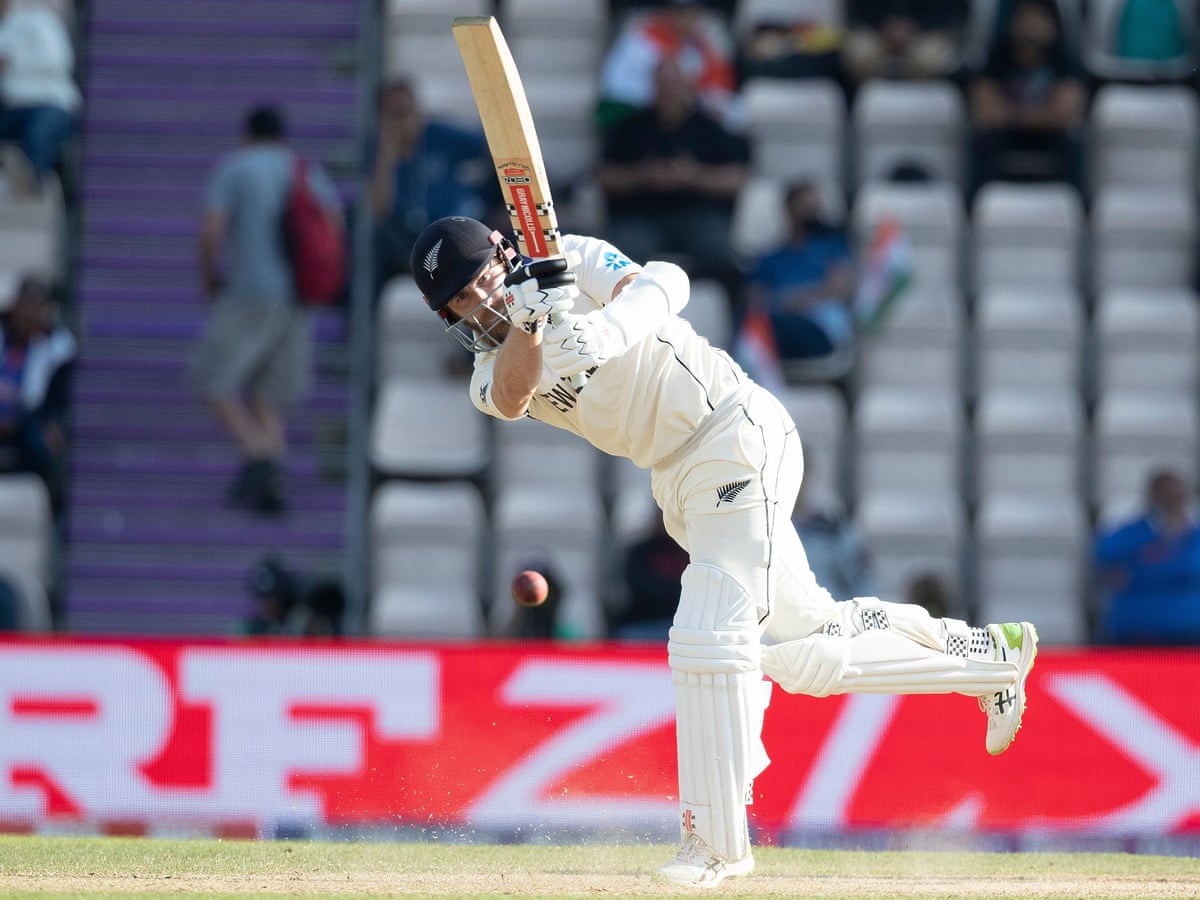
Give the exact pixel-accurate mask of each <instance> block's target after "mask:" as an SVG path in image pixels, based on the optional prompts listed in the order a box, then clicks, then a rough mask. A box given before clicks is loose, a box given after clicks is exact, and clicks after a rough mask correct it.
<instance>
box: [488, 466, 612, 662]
mask: <svg viewBox="0 0 1200 900" xmlns="http://www.w3.org/2000/svg"><path fill="white" fill-rule="evenodd" d="M605 531H606V529H605V524H604V508H603V504H602V503H601V498H600V493H599V491H598V490H596V489H595V485H593V484H588V483H584V482H580V483H579V484H578V485H577V486H576V488H575V489H574V490H564V489H563V488H562V487H560V486H541V487H538V486H534V485H504V486H502V487H501V488H500V491H499V494H498V495H497V497H496V503H495V507H494V512H493V517H492V534H493V535H494V549H495V570H494V578H495V581H494V585H493V602H492V608H491V613H490V616H489V622H490V624H491V626H492V631H493V632H494V633H496V634H503V633H504V632H505V630H506V629H507V628H508V627H509V626H510V624H511V620H512V615H513V613H514V612H515V610H516V608H517V607H516V604H514V603H513V602H512V600H511V599H510V592H509V588H510V585H511V582H512V578H513V576H514V575H516V574H517V572H519V571H520V570H521V569H523V568H527V567H528V566H529V564H530V562H531V561H534V560H545V561H546V562H547V563H548V564H549V566H550V567H551V568H552V569H553V571H554V574H555V576H556V577H557V578H558V580H559V581H560V582H561V583H562V585H563V598H562V604H563V605H562V607H561V608H560V610H559V622H560V625H561V626H562V627H563V629H564V630H565V631H566V632H567V633H569V634H570V635H571V636H572V637H578V638H581V639H590V638H598V637H602V636H603V635H604V633H605V619H604V610H603V606H602V600H601V597H602V594H601V583H600V572H601V567H602V565H603V564H604V562H605V560H606V559H607V558H608V554H607V545H606V540H605Z"/></svg>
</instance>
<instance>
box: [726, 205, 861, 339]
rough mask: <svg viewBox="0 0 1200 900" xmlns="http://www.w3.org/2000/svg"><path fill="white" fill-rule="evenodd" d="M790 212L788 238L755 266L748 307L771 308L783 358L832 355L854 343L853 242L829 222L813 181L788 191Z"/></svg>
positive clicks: (749, 276) (749, 277) (748, 283)
mask: <svg viewBox="0 0 1200 900" xmlns="http://www.w3.org/2000/svg"><path fill="white" fill-rule="evenodd" d="M787 213H788V220H789V233H788V237H787V240H786V241H785V242H784V243H783V244H782V245H781V246H780V247H778V248H776V249H775V250H773V251H771V252H769V253H767V254H765V255H764V256H762V257H760V258H759V259H757V260H755V261H754V262H753V264H752V265H751V267H750V271H749V273H748V274H747V276H746V289H745V294H744V301H745V302H744V308H747V309H748V308H750V307H751V306H752V305H758V304H761V305H762V306H764V307H765V308H766V309H767V311H768V312H769V314H770V316H771V325H772V327H773V328H774V330H775V342H776V344H777V345H778V348H779V355H780V357H781V358H783V359H812V358H816V357H822V356H827V355H829V354H830V353H833V352H835V351H837V350H841V349H843V348H844V347H846V346H848V345H849V344H850V343H852V341H853V340H854V324H853V319H852V313H851V308H850V303H851V299H852V297H853V294H854V257H853V251H852V250H851V247H850V240H849V238H848V237H847V235H846V232H845V229H843V228H840V227H835V226H832V225H830V224H828V223H827V222H826V220H825V217H824V215H823V212H822V204H821V196H820V193H819V192H818V190H817V186H816V185H815V184H814V183H813V182H811V181H801V182H798V183H796V184H794V185H792V186H791V187H790V188H789V189H788V192H787Z"/></svg>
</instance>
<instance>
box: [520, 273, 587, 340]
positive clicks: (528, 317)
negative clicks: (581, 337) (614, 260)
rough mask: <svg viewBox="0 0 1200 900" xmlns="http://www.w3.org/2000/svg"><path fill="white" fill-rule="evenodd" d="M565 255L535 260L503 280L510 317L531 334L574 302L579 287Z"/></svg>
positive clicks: (568, 308) (564, 311)
mask: <svg viewBox="0 0 1200 900" xmlns="http://www.w3.org/2000/svg"><path fill="white" fill-rule="evenodd" d="M568 266H569V261H568V260H567V258H566V257H562V256H559V257H555V258H553V259H535V260H533V261H532V262H528V263H526V264H525V265H523V266H521V267H520V268H519V269H517V270H516V271H515V272H510V273H509V274H508V276H507V277H505V279H504V285H505V295H504V304H505V307H506V312H507V315H508V320H509V321H510V322H512V324H514V325H516V326H517V327H518V328H520V329H522V330H523V331H525V332H527V333H529V334H537V333H538V332H539V331H541V329H542V325H543V324H544V323H545V322H546V317H547V316H553V315H562V314H565V313H566V312H567V311H568V310H570V309H571V307H572V306H573V305H574V304H575V298H576V297H578V296H579V288H578V287H576V285H575V273H574V272H572V271H570V270H569V268H568Z"/></svg>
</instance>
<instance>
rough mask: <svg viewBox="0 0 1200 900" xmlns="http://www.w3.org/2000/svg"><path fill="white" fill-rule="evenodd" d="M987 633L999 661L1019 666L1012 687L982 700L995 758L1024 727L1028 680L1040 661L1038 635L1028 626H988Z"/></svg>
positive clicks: (988, 748)
mask: <svg viewBox="0 0 1200 900" xmlns="http://www.w3.org/2000/svg"><path fill="white" fill-rule="evenodd" d="M987 629H988V633H989V634H991V636H992V640H993V641H995V643H996V659H998V660H1003V661H1005V662H1012V663H1016V665H1017V677H1016V679H1015V680H1014V681H1013V683H1012V684H1010V685H1008V686H1007V687H1005V688H1004V689H1003V690H999V691H996V692H995V693H994V694H987V695H985V696H983V697H980V698H979V708H980V709H982V710H983V711H984V713H986V714H987V750H988V753H990V754H992V755H993V756H995V755H996V754H998V753H1003V752H1004V751H1005V750H1007V749H1008V745H1009V744H1011V743H1012V742H1013V738H1015V737H1016V736H1017V730H1018V729H1019V728H1020V727H1021V716H1022V715H1023V714H1024V712H1025V680H1026V679H1027V678H1028V677H1029V672H1030V670H1031V669H1032V668H1033V661H1034V659H1035V658H1036V657H1037V643H1038V634H1037V629H1036V628H1034V627H1033V625H1032V624H1031V623H1029V622H1005V623H1004V624H1003V625H989V626H988V627H987Z"/></svg>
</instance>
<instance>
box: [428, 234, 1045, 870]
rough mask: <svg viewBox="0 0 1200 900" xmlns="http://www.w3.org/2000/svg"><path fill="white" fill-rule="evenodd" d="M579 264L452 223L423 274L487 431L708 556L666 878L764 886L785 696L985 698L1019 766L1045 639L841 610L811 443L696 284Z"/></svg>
mask: <svg viewBox="0 0 1200 900" xmlns="http://www.w3.org/2000/svg"><path fill="white" fill-rule="evenodd" d="M563 246H564V248H565V250H566V252H565V254H564V256H561V257H555V258H551V259H545V260H533V261H530V260H527V259H523V258H521V257H520V256H519V255H518V254H517V252H516V250H515V249H514V247H513V246H512V245H511V243H510V242H509V241H508V240H507V239H505V238H504V237H502V236H501V235H500V233H499V232H497V231H494V230H492V229H491V228H489V227H488V226H486V225H484V224H483V223H481V222H478V221H476V220H474V219H468V218H461V217H452V218H445V219H439V220H438V221H436V222H433V223H432V224H430V225H429V226H427V227H426V228H425V230H424V231H423V232H422V233H421V234H420V235H419V236H418V238H417V241H416V245H415V248H414V250H413V255H412V270H413V272H414V273H415V279H416V282H417V285H418V287H419V288H420V290H421V292H422V294H423V295H424V297H425V301H426V303H427V304H428V305H429V308H430V309H431V310H433V311H434V312H435V313H437V314H438V315H439V316H440V317H441V319H442V321H443V322H444V323H445V326H446V330H447V331H448V332H449V333H450V334H452V335H454V337H456V338H457V339H458V340H459V341H460V342H461V343H462V344H463V345H464V346H465V347H467V348H468V349H469V350H471V351H473V352H474V354H475V363H474V371H473V374H472V377H471V385H470V392H471V398H472V400H473V402H474V403H475V405H476V406H477V407H478V408H479V409H480V411H482V412H483V413H486V414H487V415H490V416H495V417H496V418H498V419H503V420H514V419H520V418H521V417H523V416H529V417H532V418H535V419H538V420H540V421H543V422H546V423H549V424H551V425H554V426H557V427H559V428H564V429H566V430H567V431H570V432H572V433H574V434H577V435H579V436H580V437H581V438H583V439H584V440H586V441H588V442H589V443H591V444H592V445H594V446H595V447H598V448H599V449H600V450H603V451H604V452H606V453H610V454H613V455H616V456H624V457H628V458H629V459H630V460H632V461H633V462H634V463H635V464H636V465H638V466H641V467H644V468H647V469H649V470H650V471H651V476H652V480H651V490H652V491H653V494H654V499H655V500H656V502H657V503H658V505H659V507H660V508H661V509H662V511H663V517H664V521H665V523H666V527H667V530H668V532H669V533H670V534H671V536H672V537H673V538H674V539H675V540H676V541H677V542H678V543H679V544H680V546H682V547H683V548H684V549H686V550H687V552H688V555H689V560H690V564H689V565H688V567H687V569H686V570H685V571H684V573H683V576H682V590H681V594H680V600H679V606H678V608H677V610H676V612H675V617H674V621H673V625H672V628H671V630H670V635H669V641H668V647H667V649H668V660H669V664H670V668H671V672H672V677H673V680H674V683H675V698H676V700H675V702H676V728H675V730H676V744H677V751H678V771H679V802H680V836H681V841H682V846H681V847H680V849H679V852H678V853H677V854H676V856H675V858H674V859H672V860H671V861H670V862H668V863H667V864H666V865H665V866H663V867H662V869H660V872H661V874H662V875H664V876H665V877H666V878H668V879H669V880H670V881H672V882H675V883H677V884H683V885H695V886H706V887H710V886H715V885H717V884H719V883H720V882H721V881H723V880H724V879H725V878H730V877H736V876H741V875H747V874H749V873H750V872H751V871H752V870H753V868H754V856H753V853H752V850H751V845H750V835H749V830H748V824H747V813H746V804H747V803H748V802H749V801H750V798H751V787H752V783H753V780H754V778H755V776H757V775H758V774H759V773H760V772H762V771H763V769H764V768H765V767H766V765H767V763H768V761H769V760H768V758H767V754H766V751H765V749H764V747H763V744H762V740H761V730H762V723H763V716H764V713H765V711H766V708H767V703H768V699H769V696H770V691H771V684H772V682H774V683H776V684H778V685H779V686H780V687H782V688H783V689H784V690H785V691H788V692H790V693H799V694H809V695H811V696H816V697H824V696H827V695H830V694H842V693H893V694H949V693H958V694H965V695H967V696H971V697H977V698H979V705H980V708H981V709H982V711H983V713H984V715H985V718H986V734H985V742H986V746H987V750H988V752H989V753H993V754H996V753H1001V752H1003V751H1004V750H1005V749H1006V748H1007V747H1008V746H1009V744H1010V743H1011V742H1012V740H1013V738H1014V736H1015V735H1016V733H1017V729H1018V728H1020V725H1021V716H1022V713H1023V712H1024V709H1025V682H1026V679H1027V678H1028V676H1029V672H1030V669H1032V667H1033V663H1034V657H1035V656H1036V654H1037V631H1036V630H1035V629H1034V627H1033V625H1031V624H1030V623H1028V622H1020V623H1008V624H1001V625H988V626H986V627H973V626H971V625H968V624H967V623H966V622H964V621H961V620H958V619H949V618H947V619H936V618H933V617H932V616H930V615H929V613H927V612H926V611H925V610H924V609H923V608H921V607H919V606H915V605H911V604H899V603H890V602H886V601H883V600H879V599H877V598H874V597H858V598H855V599H853V600H850V601H845V602H838V601H835V600H834V599H833V598H832V597H831V596H830V594H829V593H828V591H826V590H825V589H824V588H822V587H821V586H820V585H818V584H817V582H816V579H815V578H814V576H813V574H812V571H811V569H810V568H809V565H808V560H807V558H806V557H805V553H804V547H803V546H802V545H801V543H800V538H799V537H798V536H797V534H796V531H795V529H794V528H793V526H792V524H791V521H790V518H789V514H790V511H791V509H792V508H793V506H794V504H795V500H796V495H797V492H798V491H799V487H800V481H801V477H802V474H803V467H804V461H803V455H802V451H801V446H800V439H799V436H798V435H797V433H796V425H795V424H794V423H793V422H792V420H791V418H790V417H789V416H788V413H787V412H786V410H785V409H784V407H783V406H782V405H781V404H780V403H779V401H778V400H777V399H776V398H775V397H774V395H772V394H771V393H770V392H769V391H767V390H765V389H763V388H761V387H759V386H758V385H756V384H755V383H754V382H753V381H751V380H750V378H749V377H747V375H746V373H745V372H744V371H742V369H741V368H740V367H739V366H738V365H737V364H736V363H735V362H734V361H733V359H731V358H730V357H729V356H728V355H727V354H726V353H724V352H722V351H721V350H718V349H716V348H714V347H712V346H710V345H709V343H708V342H707V341H706V340H704V339H703V338H701V337H699V336H698V335H697V334H696V332H695V331H693V330H692V327H691V326H690V325H689V324H688V323H687V322H686V321H685V320H684V319H682V318H680V316H679V313H680V311H681V310H682V309H683V308H684V306H685V305H686V304H687V302H688V296H689V280H688V276H687V274H686V273H685V272H684V271H683V270H682V269H681V268H679V267H678V266H676V265H674V264H672V263H668V262H658V261H656V262H647V263H646V264H645V265H644V266H643V265H639V264H638V263H636V262H634V261H632V260H630V259H629V258H628V257H626V256H625V255H624V254H623V253H622V252H621V251H620V250H619V249H617V248H616V247H614V246H612V245H611V244H608V243H606V242H605V241H602V240H599V239H596V238H592V237H583V236H577V235H570V234H568V235H564V236H563ZM764 674H765V675H767V676H768V677H769V679H770V680H765V679H764V678H763V675H764Z"/></svg>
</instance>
